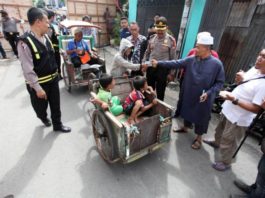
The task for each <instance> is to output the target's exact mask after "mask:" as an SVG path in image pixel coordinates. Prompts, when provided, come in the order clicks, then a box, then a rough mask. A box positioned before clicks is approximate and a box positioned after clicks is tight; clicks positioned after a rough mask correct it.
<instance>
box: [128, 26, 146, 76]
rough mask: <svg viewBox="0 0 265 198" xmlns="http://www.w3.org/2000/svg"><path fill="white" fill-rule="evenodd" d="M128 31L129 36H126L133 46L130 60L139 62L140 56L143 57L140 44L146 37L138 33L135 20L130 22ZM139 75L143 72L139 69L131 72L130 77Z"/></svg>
mask: <svg viewBox="0 0 265 198" xmlns="http://www.w3.org/2000/svg"><path fill="white" fill-rule="evenodd" d="M130 32H131V36H129V37H127V39H128V40H129V41H131V43H132V44H133V46H134V49H133V54H132V58H131V61H132V62H133V63H141V62H142V59H141V57H143V56H141V44H142V43H143V42H144V41H145V40H146V37H145V36H143V35H140V34H139V26H138V24H137V23H136V22H132V23H131V24H130ZM139 75H140V76H143V72H142V71H141V70H138V71H132V72H131V76H132V77H133V76H139Z"/></svg>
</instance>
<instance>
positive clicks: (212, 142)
mask: <svg viewBox="0 0 265 198" xmlns="http://www.w3.org/2000/svg"><path fill="white" fill-rule="evenodd" d="M202 141H203V142H204V143H205V144H208V145H209V146H211V147H213V148H216V149H217V148H219V145H217V144H216V143H215V141H214V140H207V139H205V140H202Z"/></svg>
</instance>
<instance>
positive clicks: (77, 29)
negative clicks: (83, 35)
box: [73, 27, 82, 35]
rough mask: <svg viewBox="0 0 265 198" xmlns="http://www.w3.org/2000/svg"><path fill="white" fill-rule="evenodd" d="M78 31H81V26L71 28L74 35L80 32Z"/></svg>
mask: <svg viewBox="0 0 265 198" xmlns="http://www.w3.org/2000/svg"><path fill="white" fill-rule="evenodd" d="M80 32H82V28H80V27H77V28H74V29H73V33H74V35H75V34H77V33H80Z"/></svg>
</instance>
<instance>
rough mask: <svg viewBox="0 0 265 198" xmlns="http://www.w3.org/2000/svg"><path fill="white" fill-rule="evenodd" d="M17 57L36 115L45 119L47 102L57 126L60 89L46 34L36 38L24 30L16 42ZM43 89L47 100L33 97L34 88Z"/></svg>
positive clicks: (54, 124)
mask: <svg viewBox="0 0 265 198" xmlns="http://www.w3.org/2000/svg"><path fill="white" fill-rule="evenodd" d="M18 53H19V60H20V61H21V65H22V70H23V73H24V76H25V79H26V86H27V90H28V92H29V94H30V99H31V104H32V106H33V109H34V111H35V112H36V114H37V117H38V118H39V119H41V120H42V121H43V122H44V123H45V121H46V120H47V107H48V105H50V110H51V118H52V124H53V128H54V130H61V128H62V127H64V126H63V125H62V122H61V110H60V92H59V85H58V72H57V68H58V67H57V64H56V60H55V56H54V49H53V46H52V43H51V41H50V39H49V37H48V36H47V35H45V36H42V37H41V38H37V37H36V36H35V35H34V33H33V32H26V33H25V34H24V35H23V36H21V37H20V39H19V43H18ZM40 90H44V91H45V92H46V95H47V100H45V99H41V98H38V97H37V94H36V92H37V91H40Z"/></svg>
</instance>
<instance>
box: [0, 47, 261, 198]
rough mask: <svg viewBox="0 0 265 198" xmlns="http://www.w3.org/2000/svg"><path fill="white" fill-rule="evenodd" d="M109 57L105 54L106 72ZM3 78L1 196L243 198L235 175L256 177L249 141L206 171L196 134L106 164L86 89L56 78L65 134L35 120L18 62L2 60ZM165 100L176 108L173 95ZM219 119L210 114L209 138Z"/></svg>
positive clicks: (255, 151) (212, 154) (256, 152)
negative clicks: (222, 168)
mask: <svg viewBox="0 0 265 198" xmlns="http://www.w3.org/2000/svg"><path fill="white" fill-rule="evenodd" d="M101 53H102V55H103V51H101ZM114 53H115V51H114V50H113V49H110V48H109V47H108V48H107V50H106V51H105V58H106V59H107V65H108V69H109V66H110V63H111V59H112V58H113V54H114ZM0 79H1V83H0V112H1V113H0V198H3V197H4V196H6V195H8V194H13V195H14V196H15V198H124V197H126V198H135V197H137V198H177V197H179V198H227V197H228V195H229V194H230V193H240V191H239V190H238V189H236V187H234V185H233V180H234V179H235V178H242V179H243V180H244V181H245V182H247V183H249V184H251V183H252V182H254V180H255V177H256V174H257V164H258V161H259V158H260V156H261V151H260V149H259V146H258V145H257V141H256V140H255V139H254V138H249V139H248V140H247V142H246V143H245V144H244V146H243V148H242V150H241V151H240V152H239V155H238V158H237V163H235V164H233V166H232V169H231V170H229V171H227V172H224V173H221V172H217V171H215V170H214V169H212V168H211V163H212V162H214V159H216V158H217V157H218V151H214V150H213V149H212V148H211V147H209V146H208V145H203V147H202V149H201V150H199V151H194V150H192V149H191V142H192V141H193V138H194V134H193V133H188V134H186V135H184V134H172V140H171V142H170V143H169V144H168V145H167V146H165V147H164V148H163V149H161V150H159V151H157V152H154V153H152V154H150V155H148V156H146V157H144V158H142V159H140V160H138V161H136V162H133V163H131V164H128V165H122V164H120V163H117V164H111V165H110V164H107V163H105V162H104V161H103V160H102V159H101V157H100V156H99V155H98V153H97V150H96V147H95V143H94V139H93V134H92V128H91V121H90V117H89V116H88V113H87V112H88V111H91V110H92V109H93V107H92V105H91V104H89V103H88V92H87V90H86V88H85V87H80V88H74V89H73V90H72V93H68V92H67V91H66V90H65V88H64V83H63V81H60V89H61V109H62V120H63V122H64V124H65V125H67V126H70V127H72V132H71V133H69V134H62V133H55V132H53V131H52V127H48V128H46V127H44V126H43V125H42V123H41V122H40V121H39V120H38V119H37V118H36V116H35V113H34V111H33V109H32V107H31V105H30V99H29V95H28V93H27V91H26V88H25V83H24V79H23V75H22V70H21V66H20V64H19V62H18V61H17V60H8V61H3V60H0ZM166 95H167V97H166V102H168V103H169V104H171V105H173V106H174V105H175V103H176V98H177V93H176V91H174V90H169V89H167V92H166ZM202 116H203V115H202ZM217 120H218V116H217V115H214V116H213V118H212V121H211V124H210V127H209V133H208V134H207V136H209V137H212V135H213V133H214V128H215V125H216V122H217ZM180 122H181V121H180V120H178V121H176V120H174V125H177V124H178V123H180Z"/></svg>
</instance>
